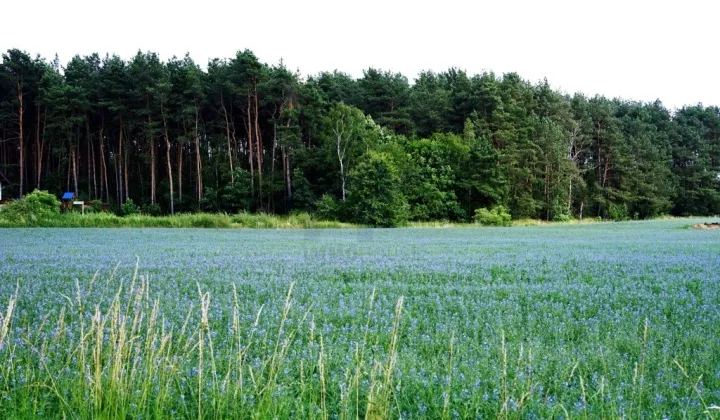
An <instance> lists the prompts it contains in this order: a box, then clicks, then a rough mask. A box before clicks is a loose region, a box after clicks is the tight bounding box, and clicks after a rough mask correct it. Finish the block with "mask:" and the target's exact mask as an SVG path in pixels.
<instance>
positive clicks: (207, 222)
mask: <svg viewBox="0 0 720 420" xmlns="http://www.w3.org/2000/svg"><path fill="white" fill-rule="evenodd" d="M10 227H12V228H22V227H58V228H71V227H81V228H263V229H324V228H347V227H354V226H353V225H351V224H348V223H340V222H333V221H323V220H314V219H313V218H312V217H311V216H310V215H309V214H307V213H301V214H297V215H290V216H276V215H269V214H263V213H258V214H251V213H238V214H235V215H227V214H223V213H185V214H176V215H174V216H148V215H141V214H137V215H130V216H122V217H120V216H116V215H115V214H112V213H105V212H103V213H86V214H84V215H83V214H80V213H78V212H69V213H64V214H57V215H54V216H52V217H44V218H33V217H29V216H19V217H17V216H15V217H13V218H12V219H9V218H6V217H5V218H4V217H2V213H0V228H10Z"/></svg>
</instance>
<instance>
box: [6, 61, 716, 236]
mask: <svg viewBox="0 0 720 420" xmlns="http://www.w3.org/2000/svg"><path fill="white" fill-rule="evenodd" d="M719 155H720V109H719V108H718V107H713V106H702V105H696V106H686V107H684V108H682V109H678V110H674V111H672V112H671V111H670V110H668V109H666V108H665V107H664V106H663V105H662V104H661V103H660V102H659V101H656V102H653V103H642V102H633V101H626V100H621V99H608V98H605V97H602V96H595V97H586V96H584V95H582V94H574V95H569V94H565V93H563V92H559V91H556V90H553V89H552V88H551V87H550V86H549V84H548V82H547V81H541V82H539V83H531V82H528V81H526V80H523V79H522V78H521V77H519V76H518V75H517V74H515V73H508V74H504V75H502V76H499V75H496V74H494V73H492V72H485V73H482V74H477V75H469V74H467V73H466V72H464V71H461V70H458V69H455V68H450V69H449V70H447V71H444V72H439V73H435V72H430V71H427V72H423V73H421V74H420V75H419V76H418V77H417V79H416V80H415V81H414V83H412V84H411V83H410V82H409V81H408V79H407V78H406V77H405V76H403V75H402V74H399V73H394V72H390V71H383V70H379V69H374V68H370V69H368V70H366V71H364V72H363V76H362V77H361V78H359V79H355V78H352V77H350V76H349V75H347V74H345V73H342V72H338V71H333V72H323V73H320V74H317V75H313V76H309V77H301V76H300V75H299V74H298V73H297V72H293V71H290V70H289V69H288V68H286V67H285V66H284V65H283V64H282V63H279V64H277V65H268V64H265V63H262V62H261V61H260V60H259V59H258V58H257V57H256V56H255V55H254V54H253V53H252V52H251V51H248V50H245V51H240V52H238V53H237V55H236V56H235V57H233V58H231V59H214V60H211V61H210V62H209V63H208V64H207V66H206V68H202V67H200V66H199V65H198V64H197V63H195V62H194V61H193V60H192V58H190V57H189V56H185V57H183V58H176V57H173V58H171V59H170V60H167V61H162V60H160V58H159V56H158V55H157V54H155V53H151V52H141V51H140V52H138V53H137V54H136V55H135V56H134V57H133V58H132V59H130V60H124V59H122V58H120V57H118V56H115V55H106V56H105V57H101V56H100V55H99V54H92V55H89V56H85V57H80V56H76V57H73V58H72V59H71V60H70V62H68V63H67V64H65V65H64V66H63V65H61V63H60V62H59V61H58V59H57V58H56V59H55V60H53V61H47V60H45V59H43V58H42V57H39V56H37V57H32V56H30V55H29V54H28V53H26V52H24V51H20V50H17V49H11V50H8V51H7V52H6V53H4V54H2V64H1V65H0V183H2V184H3V197H8V196H14V197H21V196H23V195H24V194H26V193H28V192H30V191H32V190H34V189H43V190H48V191H51V192H53V193H55V194H60V193H61V192H63V191H74V192H77V194H78V195H79V197H80V198H83V199H86V200H101V201H103V202H108V203H111V204H112V205H113V206H115V207H116V208H118V209H119V208H121V206H122V205H123V204H125V203H127V202H128V201H129V200H131V202H133V203H137V204H138V205H139V206H140V208H141V209H142V210H143V211H145V212H147V213H150V214H168V213H175V212H191V211H221V212H237V211H242V210H244V211H252V212H268V213H278V214H285V213H290V212H292V211H309V212H316V213H318V214H320V215H321V216H323V217H328V218H336V219H341V220H349V221H357V222H361V223H369V224H376V225H384V224H396V223H401V222H402V221H405V220H421V221H422V220H451V221H466V220H470V219H471V218H472V217H473V215H474V214H475V213H476V212H477V211H478V209H489V208H494V207H497V206H503V207H504V208H506V209H508V211H509V213H510V214H511V215H512V217H513V218H538V219H546V220H564V219H567V218H571V217H583V216H584V217H603V218H612V219H627V218H647V217H653V216H656V215H661V214H673V215H707V214H718V213H720V161H719V159H718V158H719Z"/></svg>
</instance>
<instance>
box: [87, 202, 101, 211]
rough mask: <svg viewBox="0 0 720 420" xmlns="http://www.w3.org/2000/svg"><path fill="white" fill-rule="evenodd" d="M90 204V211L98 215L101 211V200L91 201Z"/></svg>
mask: <svg viewBox="0 0 720 420" xmlns="http://www.w3.org/2000/svg"><path fill="white" fill-rule="evenodd" d="M90 203H91V204H90V207H92V209H93V210H94V211H95V212H96V213H100V212H101V211H103V203H102V201H101V200H93V201H91V202H90Z"/></svg>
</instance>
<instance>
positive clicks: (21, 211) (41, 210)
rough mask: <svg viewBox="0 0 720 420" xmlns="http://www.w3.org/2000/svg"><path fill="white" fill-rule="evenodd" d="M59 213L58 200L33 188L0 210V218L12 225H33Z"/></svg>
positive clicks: (45, 192)
mask: <svg viewBox="0 0 720 420" xmlns="http://www.w3.org/2000/svg"><path fill="white" fill-rule="evenodd" d="M59 214H60V200H58V198H57V197H55V196H54V195H52V194H50V193H48V192H47V191H41V190H34V191H33V192H31V193H30V194H27V195H26V196H24V197H23V198H21V199H20V200H15V201H11V202H10V203H9V204H7V205H5V207H4V208H2V210H0V219H3V220H4V222H5V223H7V224H10V225H13V224H18V225H28V226H35V225H39V224H41V223H42V222H43V220H47V219H51V218H53V217H56V216H58V215H59Z"/></svg>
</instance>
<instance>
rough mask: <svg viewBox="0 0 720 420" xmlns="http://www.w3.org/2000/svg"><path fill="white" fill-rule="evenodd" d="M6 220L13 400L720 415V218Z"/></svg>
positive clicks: (85, 407)
mask: <svg viewBox="0 0 720 420" xmlns="http://www.w3.org/2000/svg"><path fill="white" fill-rule="evenodd" d="M692 223H693V221H687V220H680V221H659V222H629V223H617V224H604V223H603V224H588V225H566V226H542V227H514V228H455V229H395V230H298V231H275V230H210V229H207V230H195V229H187V230H186V229H175V230H162V229H157V230H156V229H6V230H0V303H1V304H2V305H3V309H2V315H0V418H34V417H42V418H48V417H50V418H53V417H55V418H98V417H99V418H135V419H139V418H146V419H147V418H157V417H161V418H190V417H191V418H235V417H240V418H273V417H278V418H321V419H322V418H357V417H366V418H443V417H446V418H497V417H501V418H550V417H552V418H558V417H562V418H564V417H570V418H575V417H585V416H588V417H601V416H602V417H607V418H616V417H628V418H639V417H645V418H662V417H668V418H681V417H689V418H698V417H706V416H707V417H711V418H720V411H719V409H718V408H717V405H720V339H719V338H720V231H695V230H689V229H684V228H683V226H684V225H687V224H692Z"/></svg>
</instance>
